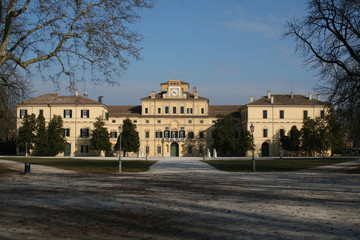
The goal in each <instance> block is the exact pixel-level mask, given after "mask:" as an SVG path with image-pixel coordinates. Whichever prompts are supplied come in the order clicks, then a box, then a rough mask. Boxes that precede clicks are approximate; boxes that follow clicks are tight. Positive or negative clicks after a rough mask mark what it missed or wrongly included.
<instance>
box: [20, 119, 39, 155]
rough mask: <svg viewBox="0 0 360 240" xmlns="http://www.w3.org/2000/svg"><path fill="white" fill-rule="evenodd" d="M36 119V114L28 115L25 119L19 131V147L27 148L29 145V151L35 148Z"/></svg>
mask: <svg viewBox="0 0 360 240" xmlns="http://www.w3.org/2000/svg"><path fill="white" fill-rule="evenodd" d="M35 133H36V119H35V115H34V114H31V115H26V116H25V117H24V119H23V122H22V125H21V127H20V128H19V131H18V137H17V141H16V144H17V147H18V148H19V149H23V150H25V148H26V145H27V150H28V152H27V153H30V151H31V150H33V149H34V146H35V142H36V134H35Z"/></svg>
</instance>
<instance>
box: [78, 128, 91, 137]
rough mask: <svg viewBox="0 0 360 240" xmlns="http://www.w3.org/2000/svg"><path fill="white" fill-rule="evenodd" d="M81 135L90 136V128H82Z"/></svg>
mask: <svg viewBox="0 0 360 240" xmlns="http://www.w3.org/2000/svg"><path fill="white" fill-rule="evenodd" d="M80 137H89V129H88V128H81V129H80Z"/></svg>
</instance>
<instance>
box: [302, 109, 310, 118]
mask: <svg viewBox="0 0 360 240" xmlns="http://www.w3.org/2000/svg"><path fill="white" fill-rule="evenodd" d="M303 116H304V119H306V118H308V116H309V115H308V111H307V110H304V114H303Z"/></svg>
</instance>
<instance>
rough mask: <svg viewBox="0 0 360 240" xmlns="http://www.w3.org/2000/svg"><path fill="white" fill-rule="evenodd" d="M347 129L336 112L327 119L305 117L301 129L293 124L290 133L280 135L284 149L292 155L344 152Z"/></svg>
mask: <svg viewBox="0 0 360 240" xmlns="http://www.w3.org/2000/svg"><path fill="white" fill-rule="evenodd" d="M345 133H346V132H345V129H344V128H343V127H342V125H341V124H340V122H339V121H338V120H337V119H336V117H335V114H334V113H331V114H329V115H328V116H327V117H326V118H325V119H322V118H320V117H316V118H314V119H312V118H306V119H304V122H303V126H302V128H301V129H300V130H298V129H297V127H296V126H293V127H292V128H291V130H290V131H289V133H288V135H287V136H286V135H284V136H281V137H280V142H281V148H282V150H284V151H286V152H288V153H289V154H290V155H294V154H296V155H299V154H302V153H304V154H306V155H308V156H315V155H316V154H326V153H327V152H328V151H329V150H331V154H332V155H333V154H335V153H338V154H343V153H344V150H345Z"/></svg>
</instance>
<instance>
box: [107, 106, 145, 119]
mask: <svg viewBox="0 0 360 240" xmlns="http://www.w3.org/2000/svg"><path fill="white" fill-rule="evenodd" d="M108 108H109V117H139V116H140V115H141V106H108Z"/></svg>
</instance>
